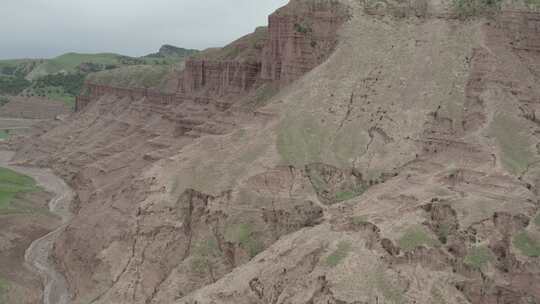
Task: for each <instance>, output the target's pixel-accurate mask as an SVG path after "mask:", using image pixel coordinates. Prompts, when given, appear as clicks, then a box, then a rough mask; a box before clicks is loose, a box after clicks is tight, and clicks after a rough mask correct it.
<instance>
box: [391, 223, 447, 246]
mask: <svg viewBox="0 0 540 304" xmlns="http://www.w3.org/2000/svg"><path fill="white" fill-rule="evenodd" d="M437 245H439V242H438V241H437V240H436V239H434V238H432V237H431V236H430V235H429V234H428V232H427V231H426V229H425V228H424V227H422V226H414V227H411V228H409V229H407V231H406V232H405V234H404V235H403V236H402V237H401V238H400V239H399V247H401V249H403V250H405V251H411V250H413V249H415V248H416V247H419V246H430V247H434V246H437Z"/></svg>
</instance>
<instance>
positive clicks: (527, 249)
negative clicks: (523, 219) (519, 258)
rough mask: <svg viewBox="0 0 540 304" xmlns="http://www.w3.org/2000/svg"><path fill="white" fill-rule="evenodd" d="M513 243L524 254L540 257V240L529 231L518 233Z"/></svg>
mask: <svg viewBox="0 0 540 304" xmlns="http://www.w3.org/2000/svg"><path fill="white" fill-rule="evenodd" d="M513 243H514V246H516V248H517V249H519V251H521V253H522V254H523V255H526V256H529V257H540V242H539V241H538V240H537V239H535V238H534V237H533V236H531V235H530V234H529V233H528V232H526V231H523V232H520V233H518V234H517V235H516V236H514V240H513Z"/></svg>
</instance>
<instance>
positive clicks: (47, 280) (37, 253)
mask: <svg viewBox="0 0 540 304" xmlns="http://www.w3.org/2000/svg"><path fill="white" fill-rule="evenodd" d="M13 154H14V153H13V152H10V151H0V166H2V167H5V168H9V169H11V170H14V171H17V172H19V173H21V174H25V175H28V176H31V177H32V178H34V179H35V180H36V182H37V183H38V184H39V186H41V187H42V188H43V189H45V190H46V191H48V192H51V193H53V194H54V195H55V196H54V198H53V199H52V200H51V201H50V202H49V210H50V211H51V213H53V214H55V215H57V216H59V217H60V218H61V219H62V225H60V227H58V228H57V229H56V230H54V231H52V232H50V233H49V234H47V235H45V236H43V237H42V238H40V239H37V240H35V241H34V242H32V244H31V245H30V247H28V249H27V250H26V252H25V256H24V258H25V261H26V263H27V264H28V266H30V267H31V269H32V270H33V271H35V272H36V273H38V274H39V275H40V277H41V279H42V281H43V286H44V290H43V304H69V303H70V300H69V299H70V293H69V290H68V288H67V283H66V280H65V278H64V277H63V276H62V274H60V273H59V272H58V271H56V269H55V267H54V263H53V262H52V261H51V259H50V256H51V253H52V249H53V245H54V242H55V241H56V239H57V238H58V236H59V235H60V233H61V232H62V231H63V230H64V228H65V227H66V225H67V224H68V223H69V221H70V220H71V218H72V214H71V212H70V211H69V206H70V204H71V202H72V200H73V198H74V192H73V190H72V189H71V188H70V187H69V186H68V185H66V183H65V182H64V181H63V180H62V179H61V178H59V177H58V176H56V175H54V173H53V172H52V171H51V170H49V169H42V168H31V167H19V166H13V165H10V160H11V158H12V157H13Z"/></svg>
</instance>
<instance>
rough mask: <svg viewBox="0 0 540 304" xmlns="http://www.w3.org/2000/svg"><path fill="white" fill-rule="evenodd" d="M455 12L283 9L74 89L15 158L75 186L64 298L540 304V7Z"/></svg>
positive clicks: (400, 7)
mask: <svg viewBox="0 0 540 304" xmlns="http://www.w3.org/2000/svg"><path fill="white" fill-rule="evenodd" d="M456 3H458V2H456ZM464 3H466V4H464V6H463V7H460V8H459V9H461V10H458V9H457V8H456V5H455V3H448V2H446V1H437V0H413V1H391V0H388V1H379V2H377V1H366V2H361V1H353V0H291V1H290V3H289V4H288V5H287V6H285V7H283V8H281V9H279V10H278V11H276V12H275V13H273V14H272V15H270V17H269V25H268V27H267V28H258V29H257V30H256V31H255V32H254V33H252V34H249V35H247V36H245V37H242V38H241V39H239V40H237V41H235V42H233V43H231V44H230V45H228V46H226V47H224V48H222V49H212V50H207V51H204V52H201V53H198V54H196V55H195V56H193V57H191V58H190V59H188V60H187V61H186V63H185V67H184V69H183V70H177V71H174V72H171V73H169V74H168V75H167V76H166V77H164V79H163V82H162V83H161V84H160V89H161V90H158V89H157V88H156V89H138V88H135V87H131V88H129V87H119V86H112V85H107V84H105V83H94V82H91V81H87V83H86V86H85V89H84V90H83V92H82V93H81V96H79V97H78V98H77V111H76V112H75V113H74V114H72V115H71V116H69V117H68V118H66V119H65V120H63V121H59V120H56V121H44V122H42V123H40V124H37V125H36V126H35V128H34V131H33V133H32V134H31V135H30V136H29V137H26V136H20V137H15V138H12V139H11V140H10V143H9V145H10V147H11V148H12V149H15V150H16V155H15V158H14V160H13V161H14V162H15V163H17V164H22V165H31V166H40V167H50V168H52V169H53V170H54V172H56V174H57V175H59V176H61V177H62V178H63V179H64V180H65V181H66V182H67V183H68V184H69V185H70V186H71V187H72V188H73V190H74V191H75V193H76V198H75V200H74V202H73V203H72V212H73V213H74V217H73V218H72V219H71V222H70V223H69V224H68V225H67V226H66V227H65V229H64V230H63V231H62V232H61V233H60V234H59V236H58V238H57V239H56V241H55V243H54V248H53V252H52V258H53V259H54V262H55V267H56V269H57V270H58V271H59V272H60V273H62V274H63V275H64V277H65V279H66V281H67V284H68V289H69V292H70V298H71V300H70V302H71V303H81V304H87V303H95V304H98V303H99V304H106V303H145V304H156V303H178V304H180V303H186V304H187V303H189V304H195V303H199V304H204V303H231V304H232V303H235V304H237V303H305V304H308V303H313V304H317V303H318V304H321V303H335V304H353V303H354V304H360V303H523V304H524V303H540V259H539V256H540V212H539V209H540V200H539V191H540V120H539V119H538V117H537V116H536V115H537V114H536V111H537V110H540V13H538V12H535V11H534V9H533V7H534V3H533V2H528V3H522V4H517V3H513V4H508V3H498V2H497V3H496V2H489V1H488V2H475V1H471V2H464ZM467 5H469V6H467ZM499 5H500V7H498V6H499ZM479 11H480V12H479Z"/></svg>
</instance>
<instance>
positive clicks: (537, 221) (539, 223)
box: [534, 214, 540, 227]
mask: <svg viewBox="0 0 540 304" xmlns="http://www.w3.org/2000/svg"><path fill="white" fill-rule="evenodd" d="M534 224H535V225H536V226H538V227H540V214H538V215H537V216H536V218H535V219H534Z"/></svg>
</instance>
